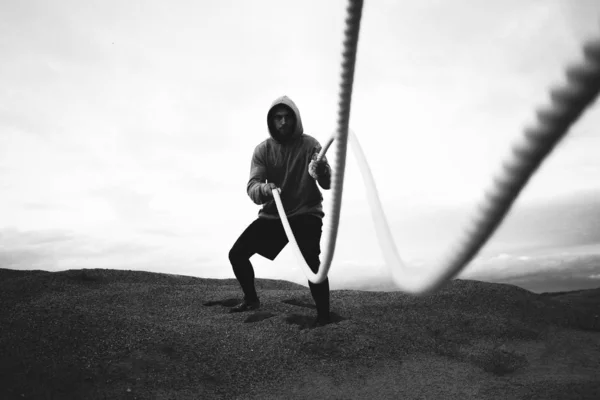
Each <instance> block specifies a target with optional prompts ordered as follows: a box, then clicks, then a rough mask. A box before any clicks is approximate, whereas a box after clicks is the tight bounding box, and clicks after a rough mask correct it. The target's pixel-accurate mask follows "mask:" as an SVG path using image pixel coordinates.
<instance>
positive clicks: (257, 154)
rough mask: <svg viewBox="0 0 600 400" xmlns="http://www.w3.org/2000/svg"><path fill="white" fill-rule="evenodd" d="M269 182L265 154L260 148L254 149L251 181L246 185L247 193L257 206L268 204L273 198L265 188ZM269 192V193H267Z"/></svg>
mask: <svg viewBox="0 0 600 400" xmlns="http://www.w3.org/2000/svg"><path fill="white" fill-rule="evenodd" d="M266 180H267V166H266V163H265V162H264V154H263V153H262V152H261V151H260V147H258V146H257V147H256V148H255V149H254V154H252V161H251V163H250V179H248V184H247V185H246V192H247V193H248V196H249V197H250V199H252V201H253V202H254V203H255V204H258V205H261V204H264V203H266V202H267V201H269V200H270V199H271V197H272V196H273V195H272V194H271V192H270V191H269V190H267V188H266V187H265V186H269V185H267V184H266V183H265V182H266ZM265 192H267V193H265Z"/></svg>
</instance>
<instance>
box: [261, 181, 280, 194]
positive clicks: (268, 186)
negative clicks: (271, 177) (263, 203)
mask: <svg viewBox="0 0 600 400" xmlns="http://www.w3.org/2000/svg"><path fill="white" fill-rule="evenodd" d="M275 189H277V185H275V184H274V183H272V182H268V183H263V184H262V186H261V188H260V190H261V192H262V194H263V195H264V196H265V197H273V190H275Z"/></svg>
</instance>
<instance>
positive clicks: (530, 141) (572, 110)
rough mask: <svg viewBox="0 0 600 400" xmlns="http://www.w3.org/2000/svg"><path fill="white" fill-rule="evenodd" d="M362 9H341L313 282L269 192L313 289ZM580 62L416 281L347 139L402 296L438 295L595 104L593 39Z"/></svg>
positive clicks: (597, 63)
mask: <svg viewBox="0 0 600 400" xmlns="http://www.w3.org/2000/svg"><path fill="white" fill-rule="evenodd" d="M361 8H362V1H352V0H351V1H350V4H349V6H348V15H349V16H348V18H347V19H346V25H347V27H346V30H345V33H346V40H345V41H344V53H343V57H344V62H343V64H342V84H341V93H340V111H339V113H338V115H339V118H338V129H337V131H336V135H334V136H335V139H337V140H336V150H337V157H336V163H335V168H334V174H333V177H332V178H333V179H332V191H333V193H332V199H333V200H332V202H333V204H332V211H331V216H332V227H331V230H330V232H329V236H328V245H327V247H326V250H325V255H324V258H325V260H324V262H322V263H321V265H320V267H319V271H318V272H317V273H316V274H315V273H313V272H312V271H311V270H310V268H309V267H308V265H306V262H305V260H304V257H303V256H302V253H301V252H300V249H299V248H298V245H297V243H296V240H295V238H294V235H293V233H292V231H291V229H290V226H289V223H288V221H287V218H286V214H285V210H284V208H283V204H282V202H281V198H280V196H279V192H278V191H279V189H277V190H275V191H273V193H274V198H275V203H276V205H277V210H278V212H279V215H280V216H281V220H282V223H283V225H284V229H285V232H286V235H287V237H288V239H289V241H290V243H291V244H292V248H293V251H294V253H295V255H296V257H297V258H298V261H299V263H300V265H301V266H302V269H303V272H304V274H305V275H306V277H307V278H308V279H309V280H310V281H311V282H313V283H320V282H322V281H323V280H324V279H325V278H326V277H327V273H328V271H329V268H330V266H331V260H332V258H333V253H334V250H335V241H336V236H337V228H338V224H339V215H340V209H341V196H342V189H343V179H344V168H345V156H346V147H347V139H348V120H349V111H350V101H351V91H352V81H353V73H354V63H355V58H356V44H357V40H358V30H359V26H360V13H361ZM583 54H584V60H583V62H581V63H580V64H578V65H575V66H572V67H570V68H568V69H567V72H566V77H567V84H566V85H565V86H563V87H562V88H559V89H554V90H551V91H550V99H551V104H550V105H549V106H548V107H545V108H541V109H539V110H538V111H537V113H536V117H537V121H536V124H535V125H534V126H533V127H530V128H526V129H525V131H524V135H523V137H521V139H520V140H519V141H518V142H517V143H515V144H514V145H513V146H512V148H511V152H510V154H509V157H508V159H507V160H506V161H505V162H503V163H502V166H501V170H500V171H499V173H498V174H497V175H496V176H495V177H494V178H493V179H492V183H491V185H490V187H489V188H488V190H486V191H484V199H483V200H482V201H481V203H480V204H479V206H478V207H477V210H476V212H475V215H474V217H473V218H472V220H471V224H470V225H469V226H468V227H467V228H466V229H465V231H464V234H463V237H462V238H461V239H460V240H459V241H458V245H457V246H456V247H455V248H454V249H452V250H451V251H450V254H449V255H448V256H446V257H442V260H443V261H442V262H440V263H439V264H440V266H439V267H437V268H433V269H428V270H423V269H419V271H418V273H410V271H409V270H408V269H407V267H406V266H405V265H404V263H403V262H402V260H401V259H400V257H399V255H398V251H397V249H396V246H395V245H394V242H393V240H392V235H391V233H390V230H389V227H388V224H387V221H386V218H385V215H384V212H383V209H382V207H381V203H380V201H379V198H378V195H377V190H376V187H375V182H374V180H373V176H372V175H371V172H370V169H369V166H368V164H367V161H366V158H365V156H364V154H363V152H362V149H361V147H360V144H359V143H358V140H357V139H356V136H355V135H354V134H353V133H351V134H350V140H351V143H352V145H353V151H354V152H355V155H356V157H357V160H358V162H359V167H360V171H361V174H362V176H363V181H364V183H365V185H366V186H367V188H368V190H367V194H368V195H369V196H368V201H369V205H370V207H371V213H372V216H373V219H374V221H375V222H376V223H375V227H376V232H377V236H378V239H379V244H380V247H381V249H382V250H383V254H384V256H385V258H386V260H385V261H386V264H387V266H388V268H389V269H390V270H391V273H392V278H393V280H394V282H395V284H396V285H397V286H398V287H399V288H400V289H401V290H404V291H406V292H411V293H414V294H425V293H428V292H433V291H436V290H438V289H440V288H441V287H442V286H443V285H444V284H445V283H447V282H448V281H449V280H451V279H452V278H453V277H455V276H456V275H458V274H459V273H460V271H461V270H462V269H464V268H465V267H466V265H467V264H468V263H469V262H470V261H471V260H472V259H473V257H474V256H475V255H476V254H477V253H478V252H479V250H480V249H481V247H482V246H483V245H484V244H485V243H486V242H487V240H488V239H489V238H490V236H491V235H492V234H493V233H494V231H495V230H496V229H497V227H498V226H499V225H500V223H501V222H502V220H503V219H504V217H505V216H506V214H507V212H508V211H509V210H510V207H511V206H512V204H513V202H514V201H515V200H516V198H517V197H518V196H519V194H520V192H521V190H522V189H523V188H524V187H525V185H526V184H527V182H528V181H529V179H530V178H531V176H532V175H533V174H534V173H535V171H536V170H537V169H538V167H539V166H540V164H541V163H542V161H543V160H544V159H545V158H546V157H547V156H548V154H549V153H550V152H551V151H552V150H553V149H554V147H555V146H556V145H557V144H558V142H559V141H560V140H561V139H562V138H563V137H564V136H565V135H566V134H567V132H568V131H569V128H570V127H571V125H572V124H573V123H574V122H575V121H577V119H578V118H579V117H580V115H581V114H582V112H583V111H584V110H585V109H586V108H587V107H588V106H589V105H591V104H592V102H593V101H594V100H595V98H596V97H597V96H598V92H599V91H600V39H596V40H594V41H590V42H589V43H587V44H586V45H584V47H583ZM333 139H334V138H333V137H332V138H331V139H330V140H329V141H328V142H327V144H326V145H325V146H324V147H323V149H322V150H321V152H320V154H319V158H321V157H322V156H323V155H324V154H325V152H326V151H327V148H328V147H329V146H330V145H331V142H332V141H333ZM413 270H414V269H413Z"/></svg>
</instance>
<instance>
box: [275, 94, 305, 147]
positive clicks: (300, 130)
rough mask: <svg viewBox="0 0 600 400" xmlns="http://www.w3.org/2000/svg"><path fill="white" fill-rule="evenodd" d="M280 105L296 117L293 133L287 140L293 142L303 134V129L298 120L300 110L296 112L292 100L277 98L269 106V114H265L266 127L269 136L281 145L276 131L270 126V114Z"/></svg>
mask: <svg viewBox="0 0 600 400" xmlns="http://www.w3.org/2000/svg"><path fill="white" fill-rule="evenodd" d="M280 104H283V105H285V106H287V107H288V108H289V109H290V110H292V112H293V113H294V114H295V115H296V126H295V129H294V132H293V133H292V136H291V138H290V139H289V140H294V139H296V138H298V137H300V136H301V135H302V134H303V133H304V128H303V127H302V119H301V118H300V110H298V107H297V106H296V104H295V103H294V102H293V101H292V99H290V98H289V97H287V96H281V97H279V98H277V99H276V100H275V101H274V102H273V103H272V104H271V108H269V112H268V113H267V126H268V127H269V135H271V137H272V138H273V139H274V140H275V141H276V142H277V143H281V142H282V141H281V138H280V135H279V134H278V133H277V131H276V130H275V129H274V128H273V126H272V123H271V113H272V112H273V108H275V106H278V105H280Z"/></svg>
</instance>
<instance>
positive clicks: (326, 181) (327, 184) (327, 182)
mask: <svg viewBox="0 0 600 400" xmlns="http://www.w3.org/2000/svg"><path fill="white" fill-rule="evenodd" d="M316 150H317V151H316V155H318V154H319V153H320V152H321V145H320V144H318V145H317V147H316ZM316 155H315V158H316ZM321 162H323V173H321V174H319V179H318V180H317V182H318V183H319V186H321V188H323V189H324V190H329V189H331V166H330V165H329V162H328V161H327V156H323V158H322V159H321Z"/></svg>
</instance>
